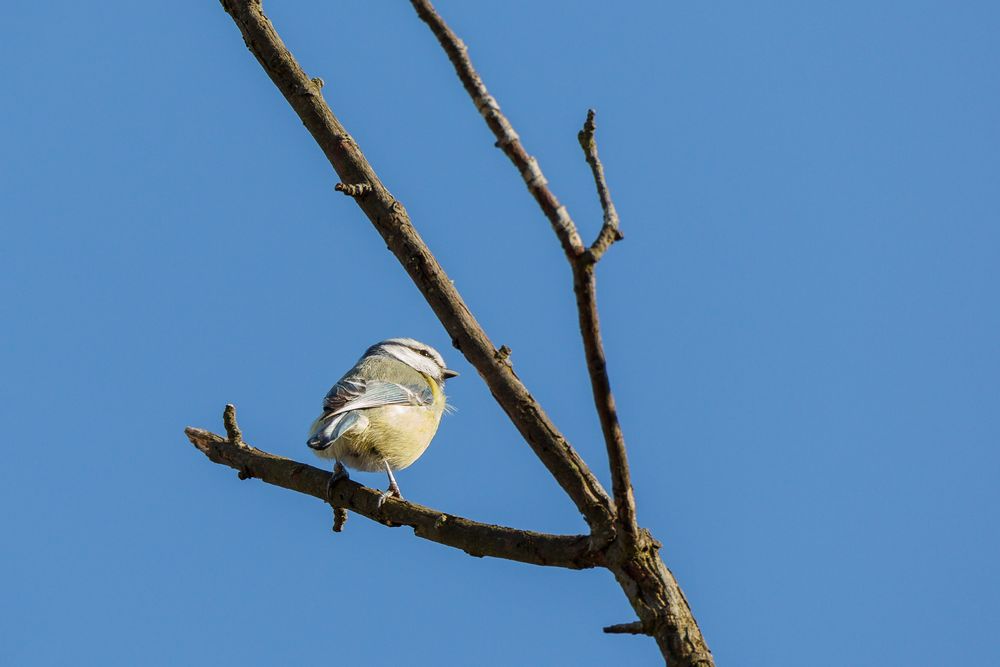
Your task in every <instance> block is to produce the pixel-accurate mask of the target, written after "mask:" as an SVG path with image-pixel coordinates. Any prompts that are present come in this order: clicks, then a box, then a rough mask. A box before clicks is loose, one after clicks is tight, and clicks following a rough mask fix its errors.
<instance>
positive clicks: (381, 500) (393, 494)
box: [378, 484, 403, 509]
mask: <svg viewBox="0 0 1000 667" xmlns="http://www.w3.org/2000/svg"><path fill="white" fill-rule="evenodd" d="M386 498H398V499H400V500H402V499H403V494H402V493H400V492H399V487H398V486H396V485H395V484H390V485H389V488H388V489H386V490H385V491H383V492H382V493H381V495H379V497H378V508H379V509H382V505H384V504H385V499H386Z"/></svg>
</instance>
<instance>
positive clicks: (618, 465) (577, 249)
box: [410, 0, 638, 543]
mask: <svg viewBox="0 0 1000 667" xmlns="http://www.w3.org/2000/svg"><path fill="white" fill-rule="evenodd" d="M410 3H411V4H412V5H413V8H414V9H415V10H416V11H417V16H419V17H420V18H421V20H423V21H424V22H425V23H426V24H427V25H428V27H430V29H431V32H433V33H434V36H435V37H437V40H438V42H439V43H440V44H441V48H442V49H444V52H445V53H446V54H447V55H448V60H450V61H451V64H452V66H453V67H454V68H455V73H456V74H457V75H458V78H459V80H460V81H461V82H462V85H463V86H464V87H465V90H466V92H467V93H468V94H469V96H470V97H471V98H472V102H473V104H475V106H476V109H478V110H479V112H480V113H481V114H482V116H483V119H484V120H485V121H486V124H487V125H488V126H489V128H490V129H491V130H492V131H493V134H494V135H496V137H497V144H496V145H497V146H498V147H499V148H500V149H501V150H503V152H504V154H505V155H506V156H507V157H508V158H510V161H511V162H513V163H514V166H515V167H517V169H518V170H519V171H520V172H521V176H522V177H523V178H524V181H525V183H526V184H527V186H528V190H529V191H530V192H531V194H532V195H533V196H534V197H535V201H537V202H538V205H539V206H540V207H541V209H542V212H543V213H544V214H545V217H547V218H548V219H549V222H550V223H551V224H552V229H553V230H554V231H555V233H556V236H557V237H558V238H559V242H560V243H561V244H562V248H563V252H564V253H565V255H566V259H567V260H568V261H569V263H570V266H571V267H572V270H573V291H574V292H575V293H576V304H577V313H578V316H579V320H580V333H581V335H582V337H583V347H584V353H585V355H586V357H587V370H588V371H589V373H590V384H591V388H592V390H593V394H594V405H595V407H596V408H597V413H598V416H599V417H600V421H601V430H602V431H603V433H604V442H605V448H606V449H607V452H608V463H609V466H610V468H611V484H612V492H613V495H614V498H615V505H616V514H617V523H618V526H619V528H620V529H621V530H623V531H624V532H625V534H626V536H627V537H628V539H630V540H631V541H632V542H633V543H635V542H636V540H637V539H638V525H637V523H636V518H635V497H634V495H633V493H632V481H631V475H630V473H629V469H628V457H627V455H626V453H625V437H624V435H623V434H622V429H621V425H620V424H619V422H618V411H617V409H616V407H615V398H614V395H613V394H612V393H611V381H610V379H609V378H608V368H607V361H606V359H605V356H604V344H603V342H602V341H601V324H600V318H599V316H598V313H597V286H596V282H595V278H594V264H596V263H597V261H598V260H599V259H600V258H601V256H602V255H603V254H604V251H605V250H607V249H608V247H609V246H610V245H611V244H612V243H614V242H615V241H617V240H619V239H621V238H622V234H621V231H619V228H618V213H617V212H616V211H615V205H614V204H613V203H612V201H611V194H610V192H609V191H608V185H607V183H606V182H605V179H604V167H603V166H602V165H601V161H600V159H598V157H597V143H596V141H595V140H594V129H595V125H594V111H593V110H591V111H590V112H589V113H588V114H587V121H586V123H584V126H583V130H581V131H580V134H579V140H580V145H581V146H582V147H583V150H584V153H585V155H586V158H587V162H588V163H589V164H590V166H591V169H592V171H593V173H594V181H595V183H596V184H597V192H598V195H599V196H600V199H601V206H602V208H603V209H604V224H603V226H602V227H601V232H600V234H598V237H597V240H596V241H594V243H593V245H592V246H590V247H589V248H585V247H584V246H583V242H582V241H580V235H579V233H578V232H577V228H576V224H575V223H574V222H573V219H572V218H571V217H570V215H569V212H568V211H567V210H566V207H565V206H562V205H561V204H560V203H559V200H558V199H556V196H555V194H553V193H552V191H551V190H550V189H549V187H548V185H547V181H546V180H545V178H544V177H543V176H542V170H541V168H540V167H539V166H538V161H537V160H535V158H533V157H531V156H530V155H528V152H527V151H526V150H525V149H524V146H523V145H522V144H521V140H520V137H519V136H518V134H517V132H515V131H514V128H513V127H512V126H511V124H510V122H509V121H508V120H507V118H506V116H504V115H503V113H502V112H501V111H500V105H499V104H498V103H497V101H496V99H495V98H494V97H493V96H492V95H490V93H489V90H487V88H486V84H485V83H483V79H482V77H480V76H479V73H478V72H477V71H476V68H475V67H474V66H473V65H472V60H471V59H470V58H469V50H468V48H467V47H466V46H465V43H464V42H463V41H462V40H461V39H459V37H458V35H456V34H455V33H454V32H453V31H452V29H451V28H449V27H448V24H447V23H445V21H444V19H443V18H442V17H441V15H440V14H438V13H437V10H435V9H434V5H432V4H431V2H430V0H410Z"/></svg>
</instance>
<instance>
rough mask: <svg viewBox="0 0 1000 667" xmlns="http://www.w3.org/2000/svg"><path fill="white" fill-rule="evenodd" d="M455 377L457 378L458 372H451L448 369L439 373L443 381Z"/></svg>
mask: <svg viewBox="0 0 1000 667" xmlns="http://www.w3.org/2000/svg"><path fill="white" fill-rule="evenodd" d="M457 376H458V371H453V370H451V369H450V368H446V369H444V370H443V371H441V377H443V378H444V379H445V380H447V379H448V378H453V377H457Z"/></svg>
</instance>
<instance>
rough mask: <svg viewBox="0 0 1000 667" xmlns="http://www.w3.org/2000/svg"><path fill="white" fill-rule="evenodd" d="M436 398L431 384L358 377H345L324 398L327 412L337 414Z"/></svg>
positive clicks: (418, 402)
mask: <svg viewBox="0 0 1000 667" xmlns="http://www.w3.org/2000/svg"><path fill="white" fill-rule="evenodd" d="M433 402H434V396H433V394H432V393H431V390H430V387H416V386H414V385H404V384H396V383H395V382H385V381H384V380H364V379H362V378H357V377H354V378H345V379H343V380H341V381H340V382H338V383H337V384H335V385H333V388H332V389H330V392H329V393H328V394H327V395H326V398H325V399H324V400H323V411H324V415H325V416H333V415H339V414H343V413H345V412H348V411H350V410H362V409H364V408H377V407H379V406H382V405H416V406H426V405H430V404H431V403H433Z"/></svg>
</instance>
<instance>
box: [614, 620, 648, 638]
mask: <svg viewBox="0 0 1000 667" xmlns="http://www.w3.org/2000/svg"><path fill="white" fill-rule="evenodd" d="M604 632H606V633H607V634H609V635H648V634H649V630H647V629H646V626H645V625H644V624H643V622H642V621H632V622H631V623H619V624H617V625H608V626H605V627H604Z"/></svg>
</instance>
